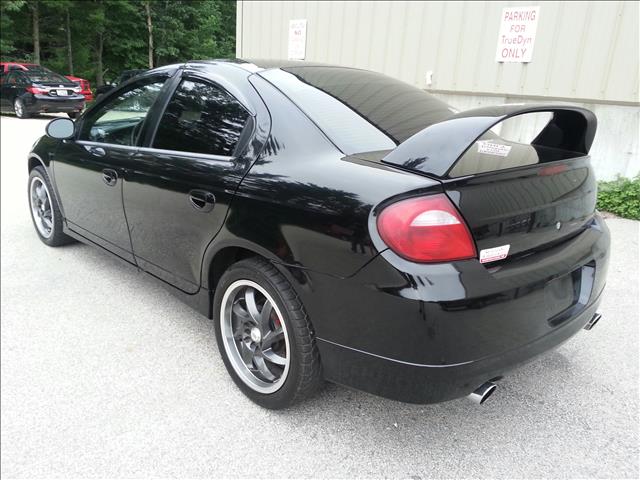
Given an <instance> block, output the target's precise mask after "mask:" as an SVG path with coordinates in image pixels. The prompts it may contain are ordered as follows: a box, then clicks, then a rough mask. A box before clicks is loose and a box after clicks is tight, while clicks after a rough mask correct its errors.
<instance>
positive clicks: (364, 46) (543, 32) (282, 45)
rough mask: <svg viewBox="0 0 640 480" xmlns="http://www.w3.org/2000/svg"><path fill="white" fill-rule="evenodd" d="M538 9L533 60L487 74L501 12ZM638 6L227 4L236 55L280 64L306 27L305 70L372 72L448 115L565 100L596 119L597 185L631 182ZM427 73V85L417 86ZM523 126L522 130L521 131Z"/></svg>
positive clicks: (637, 117)
mask: <svg viewBox="0 0 640 480" xmlns="http://www.w3.org/2000/svg"><path fill="white" fill-rule="evenodd" d="M515 5H522V6H531V5H540V12H539V20H538V28H537V35H536V40H535V47H534V52H533V59H532V61H531V62H530V63H498V62H496V61H495V52H496V45H497V38H498V30H499V27H500V17H501V12H502V8H504V7H505V6H515ZM638 7H639V3H638V2H622V1H603V2H536V1H532V2H475V1H470V2H405V1H388V2H387V1H371V2H368V1H345V2H338V1H247V0H241V1H239V2H238V9H237V12H238V14H237V48H236V49H237V52H236V53H237V55H238V56H239V57H243V58H252V57H253V58H286V57H287V41H288V26H289V20H293V19H307V42H306V58H305V59H306V60H310V61H319V62H327V63H334V64H339V65H348V66H355V67H359V68H367V69H371V70H376V71H379V72H382V73H385V74H387V75H390V76H393V77H396V78H399V79H401V80H403V81H406V82H408V83H411V84H413V85H415V86H417V87H419V88H423V89H426V90H428V91H430V92H432V93H434V94H436V95H438V96H439V97H440V98H442V99H444V100H446V101H448V102H449V103H450V104H452V105H453V106H454V107H456V108H458V109H461V110H463V109H467V108H471V107H474V106H483V105H491V104H498V103H511V102H522V101H548V100H550V99H552V100H561V101H569V102H571V103H577V104H581V105H584V106H586V107H587V108H590V109H592V110H594V111H595V113H596V115H597V116H598V120H599V129H598V133H597V135H596V140H595V142H594V146H593V148H592V151H591V153H592V156H593V161H594V166H595V168H596V173H597V174H598V176H599V178H602V179H608V178H613V177H614V176H616V175H618V174H621V175H624V176H633V175H636V174H638V173H640V153H639V147H638V132H639V129H640V104H639V98H638V95H639V93H638V83H639V77H638V72H639V70H640V65H639V62H640V52H639V45H640V39H639V33H638V18H639V14H640V13H639V8H638ZM427 72H431V82H430V83H428V82H427ZM526 127H527V126H526V125H523V128H526Z"/></svg>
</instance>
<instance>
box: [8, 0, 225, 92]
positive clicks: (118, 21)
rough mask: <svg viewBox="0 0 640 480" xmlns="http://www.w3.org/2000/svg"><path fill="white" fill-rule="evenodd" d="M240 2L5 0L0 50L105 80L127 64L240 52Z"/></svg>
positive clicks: (97, 82)
mask: <svg viewBox="0 0 640 480" xmlns="http://www.w3.org/2000/svg"><path fill="white" fill-rule="evenodd" d="M147 7H148V11H149V15H147ZM235 9H236V4H235V1H230V0H190V1H187V0H176V1H169V0H0V14H1V15H0V57H1V58H2V59H3V60H21V61H36V62H38V63H41V64H42V65H44V66H46V67H48V68H51V69H52V70H54V71H58V72H60V73H62V74H71V73H74V74H75V75H77V76H79V77H82V78H87V79H89V80H90V81H91V82H92V83H93V84H94V85H100V84H102V83H103V82H104V80H105V77H106V78H108V79H112V78H115V77H116V76H117V75H118V74H119V73H120V72H121V71H122V70H128V69H133V68H149V65H150V64H153V65H154V66H160V65H166V64H169V63H177V62H184V61H187V60H190V59H198V58H223V57H231V56H233V55H234V52H235ZM149 23H150V24H151V34H152V37H151V39H152V41H151V42H150V41H149V40H150V29H149Z"/></svg>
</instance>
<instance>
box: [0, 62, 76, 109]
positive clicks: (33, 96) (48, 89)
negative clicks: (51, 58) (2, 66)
mask: <svg viewBox="0 0 640 480" xmlns="http://www.w3.org/2000/svg"><path fill="white" fill-rule="evenodd" d="M80 92H81V88H80V86H79V85H78V84H77V83H75V82H72V81H71V80H69V79H67V78H65V77H63V76H62V75H59V74H57V73H54V72H51V71H50V70H45V69H38V70H35V69H34V70H18V69H14V70H10V71H8V72H7V73H3V74H2V76H0V110H1V111H3V112H13V113H15V114H16V116H17V117H18V118H28V117H30V116H31V115H34V114H38V113H58V112H64V113H67V114H68V115H69V117H71V118H75V117H76V116H77V115H78V114H79V113H80V112H82V110H83V109H84V102H85V100H84V96H83V95H82V94H81V93H80Z"/></svg>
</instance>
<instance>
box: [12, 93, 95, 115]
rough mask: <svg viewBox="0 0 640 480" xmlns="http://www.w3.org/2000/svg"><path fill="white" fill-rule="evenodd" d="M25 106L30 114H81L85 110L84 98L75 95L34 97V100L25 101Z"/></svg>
mask: <svg viewBox="0 0 640 480" xmlns="http://www.w3.org/2000/svg"><path fill="white" fill-rule="evenodd" d="M24 106H25V108H26V110H27V111H28V112H29V113H43V112H51V113H56V112H81V111H82V109H83V108H84V97H83V96H82V95H74V96H72V97H61V98H53V97H50V96H48V95H33V96H32V98H30V99H28V100H25V102H24Z"/></svg>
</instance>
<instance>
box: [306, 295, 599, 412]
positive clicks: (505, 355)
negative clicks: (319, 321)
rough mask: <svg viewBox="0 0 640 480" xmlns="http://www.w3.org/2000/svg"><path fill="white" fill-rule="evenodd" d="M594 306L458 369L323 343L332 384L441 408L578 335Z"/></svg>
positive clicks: (323, 354) (452, 366)
mask: <svg viewBox="0 0 640 480" xmlns="http://www.w3.org/2000/svg"><path fill="white" fill-rule="evenodd" d="M599 303H600V300H599V299H598V300H597V301H595V302H593V303H592V304H591V305H589V306H588V307H587V308H586V309H584V310H583V311H582V312H581V313H580V314H578V315H576V316H575V317H573V318H571V319H570V320H569V321H567V322H566V323H564V324H563V325H562V327H561V328H558V329H555V330H553V331H552V332H550V333H548V334H547V335H544V336H543V337H540V338H537V339H535V340H534V341H532V342H529V343H527V344H524V345H521V346H519V347H517V348H514V349H513V350H509V351H506V352H502V353H500V354H499V355H494V356H491V357H487V358H483V359H479V360H474V361H469V362H466V363H462V364H454V365H421V364H412V363H405V362H401V361H398V360H392V359H389V358H385V357H380V356H377V355H372V354H370V353H367V352H362V351H359V350H354V349H352V348H349V347H345V346H342V345H338V344H335V343H331V342H328V341H325V340H319V341H318V343H319V348H320V351H321V357H322V365H323V368H324V369H325V372H329V377H328V379H330V380H333V381H334V382H336V383H340V384H343V385H347V386H349V387H352V388H356V389H358V390H363V391H366V392H370V393H374V394H376V395H380V396H382V397H386V398H391V399H394V400H400V401H403V402H409V403H437V402H444V401H447V400H453V399H455V398H459V397H463V396H466V395H469V394H470V393H471V392H473V391H474V390H475V389H476V388H477V387H479V386H480V385H482V384H483V383H484V382H486V381H489V380H493V381H495V380H498V379H500V378H502V377H503V376H504V375H505V374H506V373H507V372H508V371H509V370H512V369H513V368H515V367H517V366H519V365H522V364H524V363H526V362H528V361H531V360H532V359H534V358H535V357H536V356H538V355H540V354H543V353H545V352H547V351H549V350H552V349H554V348H556V347H558V346H559V345H561V344H562V343H564V342H565V341H567V340H568V339H569V338H571V337H572V336H573V335H575V334H577V333H578V332H580V331H581V330H582V329H583V328H584V326H585V325H586V324H587V323H588V322H589V320H590V319H591V318H592V317H593V315H594V314H595V313H596V310H597V308H598V304H599Z"/></svg>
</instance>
